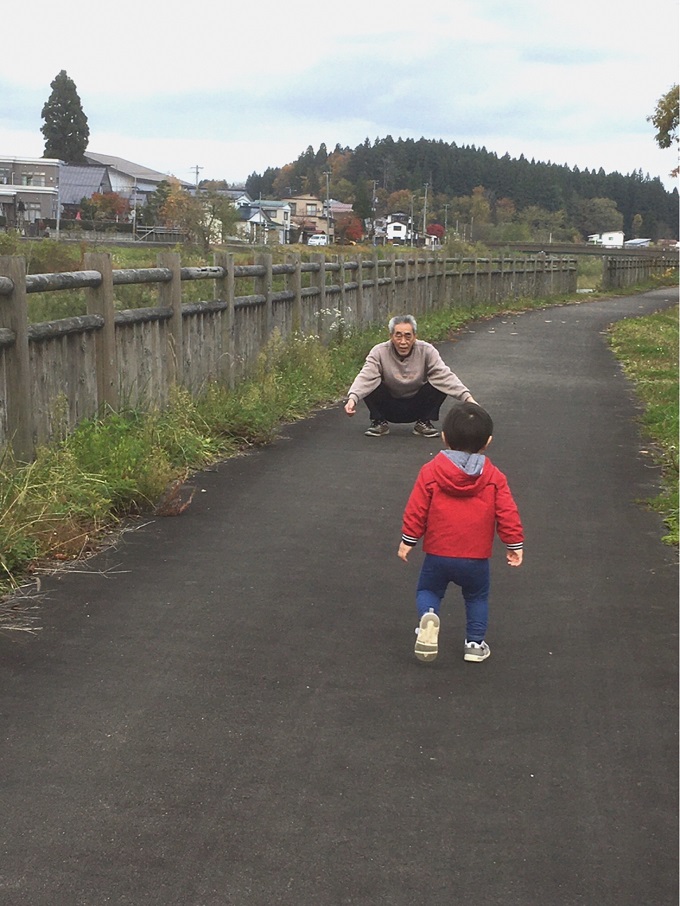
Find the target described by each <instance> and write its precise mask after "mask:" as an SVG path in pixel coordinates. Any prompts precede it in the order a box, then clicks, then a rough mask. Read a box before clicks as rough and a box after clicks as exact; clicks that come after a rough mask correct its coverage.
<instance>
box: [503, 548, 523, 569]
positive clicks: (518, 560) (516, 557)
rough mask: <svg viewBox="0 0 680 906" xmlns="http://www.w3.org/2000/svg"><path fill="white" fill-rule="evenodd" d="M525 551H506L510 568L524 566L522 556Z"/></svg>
mask: <svg viewBox="0 0 680 906" xmlns="http://www.w3.org/2000/svg"><path fill="white" fill-rule="evenodd" d="M523 553H524V551H522V550H518V551H506V553H505V559H506V560H507V561H508V566H521V565H522V559H523V557H522V555H523Z"/></svg>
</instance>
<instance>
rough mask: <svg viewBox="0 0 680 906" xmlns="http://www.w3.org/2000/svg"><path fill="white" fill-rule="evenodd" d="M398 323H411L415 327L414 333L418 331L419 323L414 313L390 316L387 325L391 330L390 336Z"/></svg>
mask: <svg viewBox="0 0 680 906" xmlns="http://www.w3.org/2000/svg"><path fill="white" fill-rule="evenodd" d="M397 324H410V325H411V327H412V328H413V333H414V334H416V333H418V325H417V324H416V319H415V318H414V317H413V315H395V316H394V317H393V318H390V323H389V324H388V325H387V326H388V327H389V330H390V336H392V334H393V333H394V328H395V327H396V326H397Z"/></svg>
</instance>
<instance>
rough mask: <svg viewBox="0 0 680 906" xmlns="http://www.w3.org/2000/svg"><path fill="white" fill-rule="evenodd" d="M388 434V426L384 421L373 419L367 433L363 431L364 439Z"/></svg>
mask: <svg viewBox="0 0 680 906" xmlns="http://www.w3.org/2000/svg"><path fill="white" fill-rule="evenodd" d="M389 433H390V426H389V425H388V424H387V422H385V421H380V420H379V419H377V418H374V419H373V421H372V422H371V427H370V428H369V429H368V431H364V434H365V435H366V437H382V435H383V434H389Z"/></svg>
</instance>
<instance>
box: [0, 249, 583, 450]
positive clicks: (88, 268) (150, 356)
mask: <svg viewBox="0 0 680 906" xmlns="http://www.w3.org/2000/svg"><path fill="white" fill-rule="evenodd" d="M84 266H85V269H84V270H82V271H77V272H72V273H61V274H30V275H27V274H26V264H25V260H24V259H23V258H19V257H9V256H7V257H0V445H2V446H7V445H11V446H12V447H13V450H14V453H15V455H16V456H17V457H18V458H20V459H30V458H31V457H32V456H33V455H34V453H35V449H36V446H37V445H38V444H44V443H47V442H49V441H50V440H52V439H54V438H55V437H58V436H61V435H62V434H63V433H64V432H65V431H68V430H70V429H71V428H73V427H74V426H75V425H76V424H78V422H79V421H81V420H82V419H84V418H88V417H92V416H95V415H97V414H98V413H100V412H102V411H104V410H105V409H106V408H111V409H114V410H117V409H120V408H121V407H122V406H132V407H141V406H153V407H163V406H164V405H165V404H166V403H167V401H168V398H169V393H170V388H171V387H172V386H173V385H181V386H183V387H185V388H187V389H188V390H189V391H190V392H191V393H192V394H200V393H201V392H202V391H203V390H204V389H205V388H206V387H207V386H208V385H209V384H210V383H211V382H219V383H222V384H224V385H226V386H228V387H233V386H234V385H235V384H236V383H237V382H238V381H240V380H241V379H243V378H244V377H246V376H247V375H248V374H249V373H251V372H252V370H253V367H254V365H255V363H256V362H257V358H258V356H259V354H260V353H261V351H262V350H263V349H264V347H265V346H266V344H267V342H268V340H269V339H270V337H271V336H272V335H273V334H274V332H275V331H277V332H278V333H279V334H280V335H281V336H282V337H283V338H284V339H286V338H289V337H292V336H293V335H296V334H301V335H305V336H307V335H316V336H319V337H320V338H321V339H322V341H327V340H328V339H329V338H330V337H331V336H332V334H333V331H334V328H335V327H336V326H337V324H338V323H339V322H340V321H341V322H342V323H343V325H344V327H345V329H350V330H351V329H357V330H360V329H362V328H365V327H368V326H370V325H372V324H375V323H386V322H387V319H388V318H389V316H390V315H392V314H395V313H399V312H411V313H413V314H415V315H416V316H417V315H420V314H424V313H425V312H428V311H432V310H438V309H443V308H449V307H470V306H472V305H474V304H478V303H485V302H488V303H491V302H494V303H497V302H501V301H503V300H508V299H512V298H520V297H524V298H527V297H528V298H550V297H551V296H556V295H564V294H569V293H574V292H575V291H576V260H575V259H574V258H573V257H566V256H554V257H551V256H546V255H538V256H536V257H519V256H518V257H497V258H445V257H444V256H442V255H437V254H433V255H431V256H427V255H426V256H424V257H423V256H422V253H418V254H416V255H414V256H412V257H408V256H407V255H405V256H403V257H396V256H395V257H390V258H387V259H379V258H378V257H377V255H374V256H372V257H366V258H364V257H362V256H357V257H356V258H353V259H351V260H350V259H345V258H344V257H343V256H338V257H337V258H336V259H334V260H326V258H325V256H324V255H323V254H316V255H314V256H313V258H312V260H311V261H304V262H303V261H302V260H301V258H300V256H299V255H291V256H289V257H288V259H287V260H286V261H285V263H281V264H274V263H273V261H272V257H271V255H266V254H262V255H258V256H256V258H255V260H254V262H253V263H252V264H249V265H237V264H236V263H235V260H234V256H233V255H231V254H227V253H218V254H216V255H215V258H214V264H213V265H212V266H208V267H182V265H181V260H180V256H179V255H178V254H176V253H169V252H164V253H161V254H159V255H158V258H157V266H156V267H153V268H141V269H121V270H113V269H112V266H111V258H110V256H109V255H108V254H103V253H88V254H87V255H86V257H85V261H84ZM187 281H205V282H206V284H207V291H206V300H205V301H201V302H192V303H186V302H185V303H183V302H182V284H183V283H185V282H187ZM134 284H155V285H157V287H158V303H157V305H155V306H153V307H150V308H141V309H130V310H126V311H116V306H115V288H116V287H117V286H123V285H134ZM76 289H78V290H82V289H84V290H85V293H86V297H87V313H86V314H83V315H80V316H78V317H71V318H65V319H62V320H57V321H49V322H45V323H42V324H29V320H28V303H27V297H28V295H29V294H30V293H40V292H47V291H55V290H58V291H69V290H71V291H72V290H76Z"/></svg>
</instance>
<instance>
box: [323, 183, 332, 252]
mask: <svg viewBox="0 0 680 906" xmlns="http://www.w3.org/2000/svg"><path fill="white" fill-rule="evenodd" d="M323 175H324V176H325V177H326V242H327V243H328V244H329V245H330V244H331V194H330V185H329V179H330V175H331V174H330V172H329V171H328V170H325V171H324V174H323Z"/></svg>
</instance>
